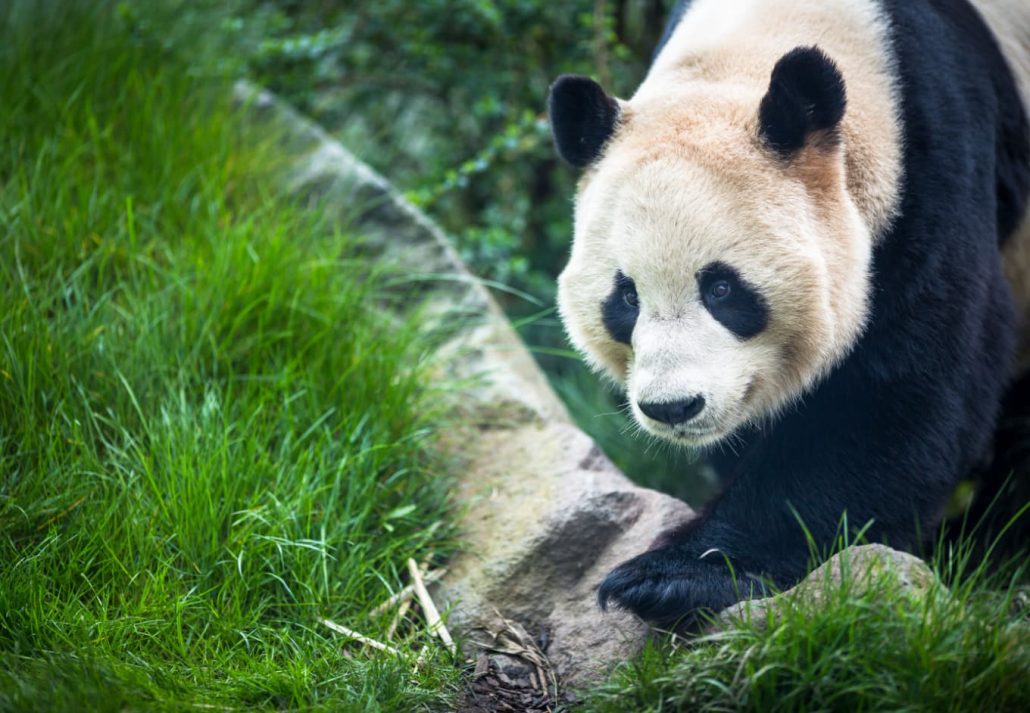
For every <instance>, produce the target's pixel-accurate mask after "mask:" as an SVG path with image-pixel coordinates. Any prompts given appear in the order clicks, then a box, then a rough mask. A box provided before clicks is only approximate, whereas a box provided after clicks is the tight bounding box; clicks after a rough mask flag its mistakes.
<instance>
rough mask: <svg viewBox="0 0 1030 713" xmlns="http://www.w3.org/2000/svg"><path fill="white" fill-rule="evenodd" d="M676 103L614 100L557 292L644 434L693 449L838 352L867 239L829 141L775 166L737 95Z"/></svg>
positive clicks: (798, 387) (851, 320)
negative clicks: (613, 124) (616, 106)
mask: <svg viewBox="0 0 1030 713" xmlns="http://www.w3.org/2000/svg"><path fill="white" fill-rule="evenodd" d="M760 98H761V97H760V96H759V97H756V98H755V102H754V103H755V104H757V103H758V99H760ZM675 105H676V106H685V107H692V111H690V112H688V113H685V114H684V115H683V116H680V117H679V118H678V120H677V116H676V114H675V112H674V111H671V110H670V102H668V101H665V100H663V101H659V102H652V103H648V102H631V103H630V104H622V105H621V113H622V116H621V124H620V127H619V130H618V132H617V133H616V134H615V135H614V137H612V138H611V139H610V143H609V144H608V145H607V146H606V148H605V151H604V155H603V157H600V158H599V159H598V160H597V161H596V162H594V163H593V164H591V166H590V168H589V170H588V172H587V173H586V174H585V175H584V177H583V179H582V181H581V184H580V188H579V192H578V194H577V198H576V211H575V237H574V242H573V248H572V254H571V257H570V260H569V263H568V265H567V267H566V268H565V270H564V271H563V273H562V274H561V276H560V278H559V291H558V302H559V308H560V312H561V315H562V318H563V321H564V324H565V326H566V330H567V332H568V334H569V335H570V338H571V340H572V342H573V343H574V344H575V346H576V347H577V348H578V349H579V350H580V351H581V352H582V353H583V354H584V355H585V356H586V358H587V359H588V361H589V362H590V363H591V364H592V365H593V366H595V367H596V368H598V369H599V370H603V371H604V372H606V373H607V374H609V375H610V376H611V377H612V378H613V379H615V380H616V381H618V382H620V383H622V384H624V385H625V388H626V390H627V394H628V397H629V403H630V404H631V407H632V410H633V415H634V417H635V419H636V420H637V422H638V423H639V424H640V425H641V426H642V427H643V428H644V429H646V430H647V431H648V432H650V433H652V434H654V435H657V436H660V437H664V438H667V439H670V440H673V441H675V442H679V443H683V444H687V445H692V446H705V445H708V444H712V443H715V442H718V441H721V440H723V439H725V438H727V437H728V436H730V435H731V434H732V433H734V431H736V430H737V429H739V428H740V427H741V426H742V425H744V424H746V423H759V422H761V421H762V420H763V419H765V418H767V417H769V416H771V415H772V414H774V413H775V412H777V411H778V410H779V409H781V408H782V407H784V406H785V405H787V404H789V403H790V402H791V401H792V400H794V399H796V398H798V397H800V396H801V395H802V394H803V393H804V392H805V390H806V389H808V388H809V387H810V386H811V385H812V384H813V383H814V382H815V381H816V380H817V379H819V378H820V377H821V376H822V375H824V374H825V373H826V372H827V371H828V370H829V369H830V368H831V367H832V366H833V365H834V364H835V363H836V362H837V361H839V360H840V359H841V358H843V356H845V355H846V354H847V353H848V352H849V351H850V349H851V348H852V346H853V345H854V343H855V342H856V341H857V339H858V337H859V335H860V333H861V330H862V327H863V324H864V322H865V319H866V312H867V294H868V291H869V262H870V255H871V246H872V240H871V237H870V234H869V230H868V228H867V227H866V225H865V223H863V221H862V219H861V217H860V215H859V213H858V210H857V209H856V208H855V205H854V203H853V201H852V200H851V199H850V197H849V196H848V194H847V189H846V187H845V180H844V173H845V170H844V163H843V157H842V151H841V150H840V148H839V146H837V145H836V144H834V143H833V142H831V141H826V142H823V143H806V144H805V145H804V146H803V147H802V148H800V149H799V150H798V152H797V153H796V154H795V155H792V156H790V157H789V160H785V158H784V155H783V154H782V153H778V152H777V151H774V150H771V149H770V148H769V146H768V143H767V142H765V141H763V140H761V136H760V131H759V127H757V126H756V122H755V120H754V118H753V116H752V112H753V109H751V110H749V109H748V108H747V107H748V106H749V105H748V103H747V102H730V103H725V102H721V101H720V100H719V98H717V97H710V98H708V99H707V101H700V100H699V99H698V98H697V97H686V98H684V99H683V100H681V101H678V102H676V103H675ZM670 117H671V118H670Z"/></svg>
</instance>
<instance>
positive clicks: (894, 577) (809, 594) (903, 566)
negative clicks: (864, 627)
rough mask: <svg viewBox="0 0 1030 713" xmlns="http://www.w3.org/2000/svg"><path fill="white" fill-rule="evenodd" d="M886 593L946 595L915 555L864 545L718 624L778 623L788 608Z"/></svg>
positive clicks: (733, 611)
mask: <svg viewBox="0 0 1030 713" xmlns="http://www.w3.org/2000/svg"><path fill="white" fill-rule="evenodd" d="M842 587H843V589H842ZM885 590H886V591H889V592H890V594H891V596H892V597H898V596H899V595H901V596H905V595H907V596H908V597H909V598H910V599H911V600H913V601H918V600H919V599H921V598H923V597H925V596H927V595H929V594H931V593H933V592H944V591H945V589H944V585H942V584H941V583H940V580H938V578H937V575H936V574H934V572H933V570H932V569H930V566H929V565H927V564H926V562H924V561H923V560H921V559H919V558H918V557H916V556H915V555H910V554H908V553H907V552H899V551H898V550H893V549H891V548H890V547H887V546H885V545H862V546H860V547H850V548H848V549H846V550H844V551H843V552H840V553H839V554H837V555H835V556H834V557H832V558H830V559H829V560H827V561H826V562H824V563H823V564H822V565H820V566H819V567H817V568H816V569H814V570H813V571H812V573H811V574H810V575H808V577H807V578H806V579H805V580H804V581H802V582H801V583H799V584H798V585H797V586H796V587H794V588H793V589H790V590H788V591H786V592H783V593H782V594H778V595H776V596H772V597H767V598H765V599H755V600H753V601H748V602H741V603H739V604H736V605H734V606H732V607H729V608H728V609H726V610H724V611H723V612H721V613H720V614H719V616H718V621H717V624H718V625H719V626H732V625H733V623H734V622H735V621H738V620H740V619H746V620H748V619H749V620H751V621H753V622H756V623H761V622H764V621H768V620H770V619H775V618H776V617H777V615H778V614H779V613H780V612H782V611H785V610H786V608H788V607H791V606H795V605H796V604H802V605H811V604H818V603H819V602H821V601H822V600H823V598H824V597H826V596H828V595H829V596H835V595H837V594H839V593H840V592H842V591H845V592H846V593H847V594H848V596H850V597H855V598H864V597H869V596H876V595H877V594H878V593H879V592H882V591H885Z"/></svg>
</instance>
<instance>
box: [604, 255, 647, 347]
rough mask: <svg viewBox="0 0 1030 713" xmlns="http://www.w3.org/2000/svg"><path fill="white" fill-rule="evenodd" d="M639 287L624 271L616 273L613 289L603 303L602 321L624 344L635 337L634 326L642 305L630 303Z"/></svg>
mask: <svg viewBox="0 0 1030 713" xmlns="http://www.w3.org/2000/svg"><path fill="white" fill-rule="evenodd" d="M636 294H637V287H636V285H634V284H633V280H631V279H630V278H628V277H626V276H625V275H623V274H622V272H616V273H615V284H614V285H613V286H612V291H611V293H610V294H609V295H608V297H607V298H606V299H605V301H604V302H602V303H601V321H602V322H604V327H605V329H607V330H608V333H609V334H610V335H612V339H614V340H615V341H617V342H621V343H622V344H629V343H630V342H631V341H632V339H633V328H634V327H635V326H636V324H637V316H638V315H639V314H640V306H639V305H636V306H634V305H632V304H630V301H629V297H630V295H632V297H633V299H635V298H636Z"/></svg>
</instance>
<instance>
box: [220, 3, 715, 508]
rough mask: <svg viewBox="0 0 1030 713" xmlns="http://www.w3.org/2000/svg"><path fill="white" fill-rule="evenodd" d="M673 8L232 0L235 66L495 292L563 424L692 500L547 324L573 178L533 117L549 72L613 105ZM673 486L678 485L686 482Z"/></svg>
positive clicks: (666, 461)
mask: <svg viewBox="0 0 1030 713" xmlns="http://www.w3.org/2000/svg"><path fill="white" fill-rule="evenodd" d="M668 5H671V0H562V2H543V1H542V0H529V1H527V0H423V1H422V2H417V3H416V2H411V1H410V0H381V1H380V2H368V1H364V2H359V1H354V0H351V1H343V2H340V1H338V0H336V1H333V0H274V1H270V0H239V2H238V4H237V5H235V6H233V7H234V11H233V14H232V17H230V18H228V19H227V20H226V21H225V22H224V23H223V24H224V27H223V28H222V30H223V35H224V36H225V37H227V38H229V42H231V43H232V45H233V49H234V52H233V54H234V56H235V57H236V59H237V61H241V62H243V63H244V64H245V67H243V68H242V69H245V70H246V72H247V73H248V74H249V75H250V76H251V77H253V78H254V79H256V80H257V81H258V82H260V83H262V84H263V85H265V86H267V87H269V88H270V89H272V90H273V91H275V92H276V93H278V94H280V95H281V96H283V97H285V98H286V99H288V100H289V101H290V102H292V103H293V104H294V105H295V106H297V107H298V108H299V109H300V110H301V111H303V112H305V113H307V114H309V115H311V116H313V117H314V118H315V119H316V120H318V121H319V122H320V123H321V124H322V125H324V126H325V127H327V128H328V129H329V131H331V132H332V133H333V134H335V135H336V136H337V137H338V138H339V139H340V140H341V141H342V142H343V144H344V145H346V146H347V147H348V148H349V149H351V150H352V151H354V152H355V153H356V154H357V155H358V156H359V157H361V158H362V159H363V160H365V161H367V162H368V163H369V164H371V165H372V166H373V167H375V168H376V169H377V170H379V171H380V172H381V173H383V174H384V175H385V176H387V177H388V178H389V179H390V180H391V181H392V182H393V183H394V184H395V185H397V186H398V187H399V188H400V189H401V190H402V191H404V192H405V193H406V195H407V196H408V198H409V199H411V200H412V201H413V202H414V203H415V204H417V205H419V206H420V207H422V208H423V209H424V210H425V211H427V212H428V213H429V214H430V215H431V216H432V217H433V218H434V219H435V220H437V221H438V222H439V223H440V224H441V225H442V226H443V227H444V228H445V229H446V230H447V231H448V233H449V234H450V235H452V236H453V237H454V238H455V240H456V242H457V247H458V249H459V251H460V253H461V255H462V257H463V258H464V259H465V260H466V261H467V263H468V264H469V265H470V266H471V267H472V269H473V270H475V271H476V272H477V273H478V274H479V275H480V276H482V277H483V278H485V279H487V280H490V281H492V282H494V283H500V284H504V285H507V286H509V287H511V288H514V289H512V290H510V291H502V292H498V293H497V297H498V299H499V300H500V301H501V302H502V304H503V305H504V307H505V309H506V310H507V311H508V313H509V314H510V315H511V316H512V317H513V318H514V319H516V320H517V322H518V324H519V326H520V331H521V333H522V335H523V337H524V338H525V339H526V341H527V343H528V344H529V345H530V348H531V349H533V350H534V352H535V353H536V354H537V357H538V359H539V360H540V362H541V364H542V365H543V366H544V368H545V370H546V371H547V373H548V374H549V376H550V377H551V379H552V381H553V382H554V383H555V385H556V387H557V388H558V390H559V392H560V393H562V394H563V396H565V397H566V399H567V402H568V403H569V405H570V407H571V410H572V412H573V415H574V416H575V417H576V418H577V420H579V422H580V424H581V425H582V426H583V427H584V429H585V430H587V431H588V432H589V433H590V434H591V435H593V436H594V437H595V438H597V439H598V440H599V441H601V443H602V445H603V446H604V447H605V450H606V451H607V452H608V453H609V455H611V456H612V457H613V458H614V459H615V460H616V461H617V462H618V464H619V465H620V466H622V467H623V468H624V469H625V470H627V471H628V472H630V473H631V474H634V475H635V476H636V477H637V479H638V480H641V481H642V482H646V483H648V484H650V485H656V486H659V487H662V488H663V489H666V490H669V491H672V492H676V493H677V494H679V495H682V496H685V497H687V498H688V499H691V500H696V499H697V498H698V497H699V495H698V494H699V493H700V492H701V490H700V489H699V488H701V486H702V485H703V483H702V482H701V481H697V480H691V479H690V478H689V475H687V476H685V475H684V467H683V461H684V457H683V455H682V454H680V455H679V456H677V457H673V458H672V459H671V460H670V457H669V454H667V453H665V452H664V451H663V449H656V448H654V447H649V446H648V444H647V443H646V442H644V441H642V440H637V439H634V438H633V437H632V436H631V435H630V434H629V433H628V431H630V430H632V429H631V426H630V423H629V421H628V420H627V418H626V416H625V415H624V413H623V411H622V409H621V407H620V403H619V401H618V398H617V397H615V396H613V395H612V394H611V393H610V392H609V390H608V389H607V387H605V386H604V385H602V384H600V383H599V382H598V380H597V379H596V378H595V377H592V376H589V375H587V374H586V373H585V370H584V368H583V367H582V366H581V365H580V363H579V360H578V358H577V357H576V356H575V355H574V354H573V353H572V352H571V351H569V350H568V347H567V344H566V343H565V340H564V337H563V336H562V333H561V327H560V325H559V323H558V320H557V318H556V316H555V315H554V310H553V304H554V289H555V288H554V279H555V277H556V276H557V274H558V273H559V272H560V271H561V268H562V267H563V266H564V264H565V259H566V255H567V251H568V247H569V242H570V240H571V236H572V201H571V199H572V196H573V193H574V189H575V182H576V179H577V175H576V173H575V172H574V171H573V170H571V169H569V168H568V167H566V166H563V165H562V164H560V163H559V161H558V160H557V158H556V156H555V153H554V150H553V147H552V145H551V138H550V130H549V127H548V125H547V117H546V106H545V105H546V97H547V90H548V87H549V85H550V83H551V82H552V81H553V80H554V78H555V77H556V76H558V75H559V74H562V73H566V72H571V73H580V74H587V75H591V76H593V77H595V78H597V79H598V80H599V81H600V82H601V83H602V84H604V86H605V87H606V88H607V89H608V90H609V91H610V92H612V93H615V94H617V95H621V96H627V95H629V94H631V93H632V91H633V89H634V88H635V87H636V86H637V84H639V82H640V81H641V79H642V78H643V76H644V73H645V72H646V69H647V66H648V63H649V60H650V56H651V53H652V51H653V48H654V45H655V43H656V42H657V40H658V38H659V36H660V35H661V31H662V28H663V23H664V18H665V15H666V12H667V6H668ZM685 478H686V479H685Z"/></svg>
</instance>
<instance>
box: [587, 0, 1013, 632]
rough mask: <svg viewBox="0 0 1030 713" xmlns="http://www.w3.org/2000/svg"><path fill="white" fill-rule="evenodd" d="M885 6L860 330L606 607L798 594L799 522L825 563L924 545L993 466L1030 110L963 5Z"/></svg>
mask: <svg viewBox="0 0 1030 713" xmlns="http://www.w3.org/2000/svg"><path fill="white" fill-rule="evenodd" d="M882 1H883V6H884V8H885V10H886V12H887V14H888V15H889V18H890V21H891V27H892V28H893V29H892V32H893V35H892V38H891V39H892V47H893V51H894V53H895V60H896V66H897V67H898V71H899V73H900V82H901V86H900V90H901V96H902V98H903V104H902V107H901V111H902V119H903V124H904V126H903V134H904V136H903V141H904V144H903V145H904V182H903V186H902V196H901V211H900V216H899V217H898V218H897V220H896V222H895V223H894V225H893V226H892V227H891V228H890V229H889V230H888V232H887V234H886V235H884V236H883V237H882V239H881V240H880V241H879V242H878V243H877V247H876V249H875V252H874V257H873V261H874V265H873V267H874V270H873V274H874V285H873V291H872V295H871V298H872V313H871V319H870V322H869V325H868V328H867V330H866V332H865V333H864V335H863V337H862V338H861V340H860V341H859V343H858V345H857V346H856V348H855V350H854V351H853V352H852V353H851V355H850V356H849V357H848V358H847V359H846V360H845V361H844V362H843V363H842V364H841V365H840V366H839V367H837V368H836V369H835V370H834V371H833V373H832V374H830V375H829V376H828V377H827V379H826V380H825V381H824V382H823V383H822V384H820V385H819V386H818V387H817V388H815V389H814V390H813V391H812V392H811V393H810V394H808V395H807V396H806V398H805V399H804V401H803V403H801V404H799V405H798V406H796V407H795V408H793V409H792V410H791V411H789V412H788V413H785V414H784V415H783V416H782V417H781V418H780V419H779V420H778V421H777V422H776V423H775V424H772V425H771V426H769V427H767V428H765V429H763V430H761V431H757V430H753V431H746V432H742V433H740V434H738V436H739V437H740V442H742V443H743V447H741V446H740V445H739V444H735V447H736V449H737V450H736V451H735V452H731V451H729V450H726V451H723V452H720V453H717V454H716V455H715V457H714V458H713V460H714V462H715V464H716V466H717V467H718V468H719V469H720V471H721V474H722V476H723V479H724V481H726V482H728V485H727V486H726V488H725V491H724V492H723V493H722V495H721V496H720V497H719V498H718V499H716V500H715V501H714V502H713V503H711V504H710V505H709V506H708V507H707V509H706V510H705V511H704V512H703V513H702V515H701V516H700V517H699V518H697V519H696V520H695V521H694V522H691V523H690V524H688V525H687V526H686V527H684V528H681V529H679V530H677V531H673V532H670V533H666V534H665V535H663V536H662V537H661V538H660V539H659V541H657V542H656V544H655V546H654V548H653V549H652V550H650V551H649V552H647V553H645V554H643V555H641V556H639V557H637V558H635V559H632V560H630V561H628V562H626V563H624V564H622V565H621V566H620V567H618V568H617V569H616V570H614V571H613V572H612V573H611V574H610V575H609V576H608V578H607V579H606V580H605V581H604V583H603V584H602V586H601V588H600V591H599V594H598V596H599V599H600V602H601V604H602V606H604V605H607V604H608V603H610V602H614V603H615V604H617V605H618V606H620V607H624V608H626V609H630V610H632V611H635V612H637V613H638V614H640V615H641V616H643V617H645V618H647V619H651V620H657V621H666V622H667V621H673V620H676V619H678V618H679V617H681V616H683V615H685V614H688V613H689V612H691V611H693V610H697V609H719V608H721V607H723V606H726V605H728V604H730V603H732V602H734V601H736V600H737V599H738V598H740V597H742V596H745V597H746V596H750V595H752V594H755V593H758V592H759V591H761V588H760V586H759V585H758V584H756V582H759V581H761V580H767V581H769V582H771V583H772V584H775V585H777V586H779V587H787V586H790V585H792V584H794V583H795V582H796V581H797V580H798V579H799V578H800V577H801V576H803V575H804V573H805V572H806V568H807V566H808V565H809V546H808V543H807V541H806V536H805V530H803V529H802V526H801V524H800V523H799V521H801V522H803V524H804V527H805V528H806V529H807V531H808V532H809V533H810V534H811V537H812V538H813V540H814V542H815V544H816V545H817V547H818V548H819V549H820V550H821V551H825V550H826V549H827V548H829V547H830V546H831V545H832V543H833V542H834V539H835V537H836V536H837V535H838V533H839V532H840V526H841V525H840V524H841V522H842V518H844V517H846V522H847V524H848V527H850V528H851V529H852V530H854V529H858V528H861V527H863V526H865V525H867V524H869V529H868V530H867V531H866V537H867V538H868V539H870V540H874V541H882V542H887V543H889V544H890V545H893V546H895V547H900V548H915V547H917V546H918V545H919V544H920V541H921V539H922V538H924V537H926V536H929V535H932V534H933V532H934V529H935V527H936V525H937V523H938V521H939V518H940V516H941V513H942V510H943V506H944V504H945V502H946V500H947V499H948V496H949V494H950V492H951V491H952V489H953V487H954V486H955V484H956V482H957V481H958V480H959V479H960V478H961V477H962V476H964V475H966V474H968V473H970V472H971V471H972V470H974V469H975V468H976V467H977V466H978V465H981V464H982V463H984V462H985V460H986V459H987V458H988V457H989V452H990V448H991V441H992V434H993V431H994V427H995V422H996V419H997V416H998V408H999V404H1000V403H1001V401H1002V397H1003V394H1004V391H1005V387H1006V382H1007V380H1008V377H1007V374H1008V373H1009V369H1010V365H1011V358H1012V354H1013V350H1014V341H1015V325H1014V322H1015V319H1014V309H1013V305H1012V299H1011V295H1010V294H1009V291H1008V288H1007V286H1006V284H1005V281H1004V279H1003V278H1002V274H1001V261H1000V256H999V251H998V242H999V238H1003V237H1005V236H1006V235H1007V234H1008V233H1009V232H1010V231H1011V229H1012V226H1014V225H1015V224H1016V222H1017V219H1018V217H1019V216H1020V215H1021V214H1022V211H1023V210H1024V208H1025V206H1026V201H1027V195H1028V192H1030V152H1028V149H1027V145H1026V136H1027V119H1026V114H1025V111H1024V109H1023V107H1022V105H1021V103H1020V100H1019V96H1018V93H1017V90H1016V85H1015V81H1014V78H1013V76H1012V74H1011V72H1010V71H1009V69H1008V67H1007V66H1006V64H1005V62H1004V59H1003V57H1002V55H1001V54H1000V52H999V50H998V47H997V45H996V43H995V41H994V40H993V38H992V37H991V35H990V33H989V31H988V29H987V28H986V26H985V25H983V23H982V21H981V20H980V18H979V16H978V15H977V14H976V13H975V12H974V11H973V9H972V8H971V7H970V6H969V4H968V2H967V0H882ZM817 84H818V85H819V86H820V87H821V86H822V84H823V82H821V81H819V82H817ZM805 91H808V90H807V89H806V90H805ZM818 91H819V92H823V91H825V87H823V88H822V89H819V90H818ZM836 114H837V113H836V112H830V113H829V114H827V115H826V116H827V117H829V118H828V119H827V118H825V117H824V118H823V119H821V120H820V125H826V124H827V122H828V121H829V120H830V119H832V118H833V117H834V116H836ZM776 140H779V139H776ZM788 143H790V142H788ZM794 143H796V140H795V141H794ZM713 549H714V550H716V551H717V553H712V552H710V551H712V550H713ZM705 553H709V554H707V556H706V554H705ZM702 557H703V559H702ZM715 558H718V559H715ZM723 558H725V559H723ZM735 582H736V584H735Z"/></svg>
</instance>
